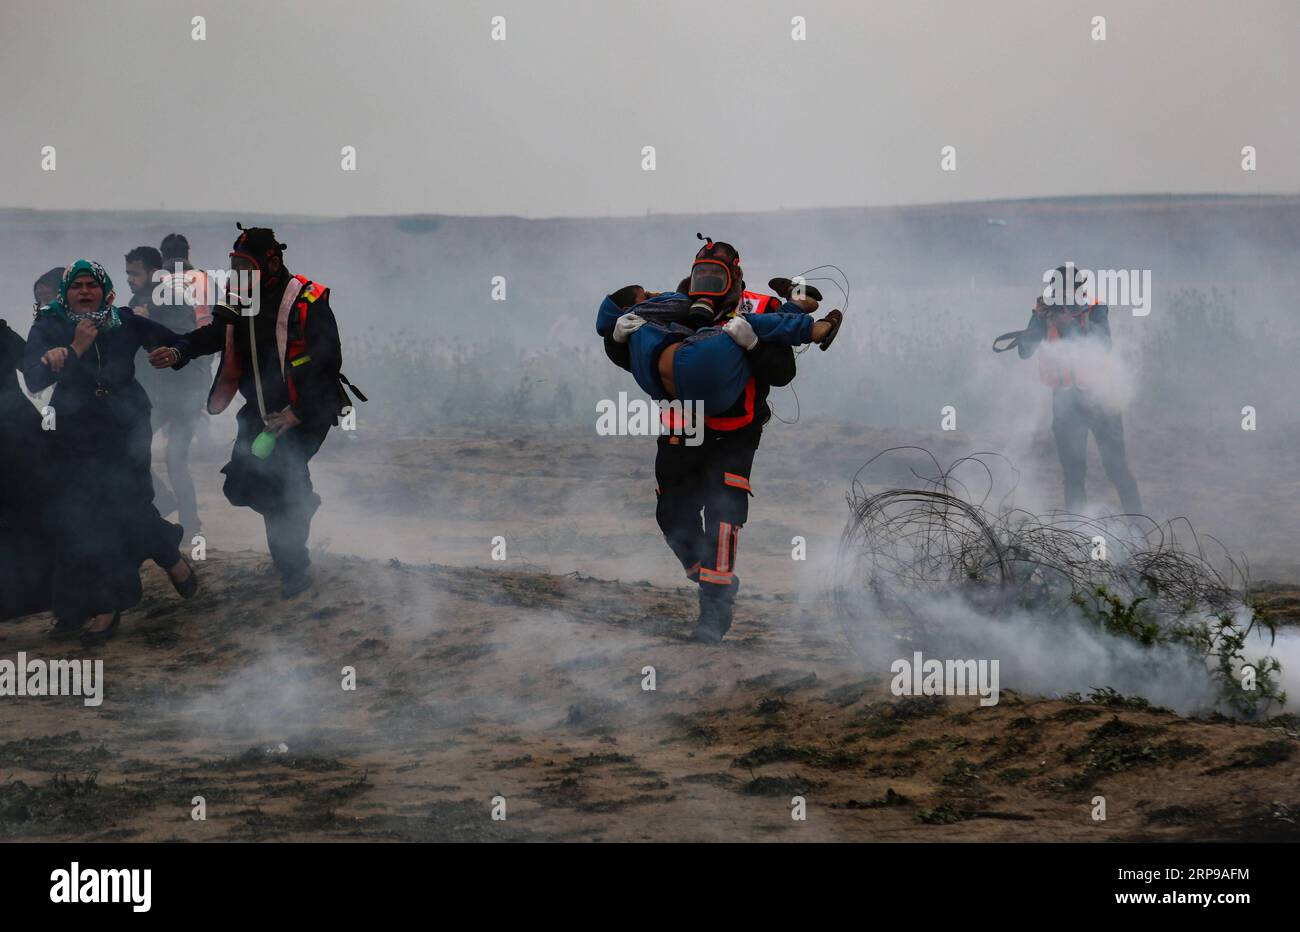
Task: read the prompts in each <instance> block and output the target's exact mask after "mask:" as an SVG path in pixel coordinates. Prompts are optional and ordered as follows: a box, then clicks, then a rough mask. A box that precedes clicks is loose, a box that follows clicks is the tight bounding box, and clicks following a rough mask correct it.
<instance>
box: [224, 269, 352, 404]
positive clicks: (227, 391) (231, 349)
mask: <svg viewBox="0 0 1300 932" xmlns="http://www.w3.org/2000/svg"><path fill="white" fill-rule="evenodd" d="M328 292H329V288H328V287H326V286H325V285H322V284H321V283H320V282H313V281H311V280H310V279H308V278H306V277H305V276H302V275H295V276H293V277H292V278H290V279H289V283H288V284H287V285H285V287H284V296H283V297H282V298H280V306H279V308H278V309H277V310H276V318H275V345H276V350H277V353H276V355H277V357H278V358H279V360H280V375H281V376H282V377H283V378H284V384H285V387H286V388H287V389H288V391H289V404H291V405H294V404H297V403H298V389H297V387H296V386H295V385H294V384H293V370H294V369H295V368H297V367H298V366H301V365H304V364H306V363H308V362H310V361H311V357H310V356H308V355H307V308H308V307H310V306H311V305H312V304H314V303H316V301H318V300H320V298H321V296H322V295H324V294H327V293H328ZM237 326H238V324H230V325H229V326H227V327H226V348H225V351H224V352H223V353H222V354H221V364H220V365H219V366H218V367H217V377H216V380H215V381H213V383H212V391H210V392H209V393H208V413H209V414H220V413H221V412H222V411H224V410H226V408H227V407H228V406H229V405H230V402H231V400H232V399H233V398H234V397H235V393H236V392H237V391H239V379H240V377H241V376H242V375H243V373H244V362H243V360H242V359H240V358H239V354H238V353H237V352H236V351H235V327H237Z"/></svg>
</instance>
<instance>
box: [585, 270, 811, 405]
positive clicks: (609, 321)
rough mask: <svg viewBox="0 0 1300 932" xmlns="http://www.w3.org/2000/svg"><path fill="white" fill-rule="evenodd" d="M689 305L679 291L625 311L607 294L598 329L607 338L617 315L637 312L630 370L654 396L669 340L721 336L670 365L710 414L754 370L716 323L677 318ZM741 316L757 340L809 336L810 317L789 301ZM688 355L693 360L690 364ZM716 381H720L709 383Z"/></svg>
mask: <svg viewBox="0 0 1300 932" xmlns="http://www.w3.org/2000/svg"><path fill="white" fill-rule="evenodd" d="M689 307H690V299H689V298H688V297H687V296H686V295H683V294H680V293H677V292H667V293H665V294H661V295H658V296H656V297H654V298H651V299H650V300H648V301H644V302H642V303H641V304H638V305H636V306H635V307H632V308H629V309H626V310H624V309H622V308H620V307H619V306H618V305H617V304H616V303H615V302H614V301H613V300H611V299H610V298H609V297H606V298H605V299H604V301H602V302H601V305H600V309H599V310H598V311H597V312H596V332H597V333H598V334H599V335H600V336H602V337H606V338H608V337H609V336H610V335H611V334H612V333H613V330H614V324H615V323H616V322H617V320H618V318H619V317H621V316H623V315H624V314H628V313H633V314H636V315H637V316H638V317H641V318H643V319H644V320H645V321H646V322H645V324H643V325H642V326H641V327H640V328H639V329H637V330H636V331H635V332H633V333H632V335H631V337H630V339H629V340H628V343H627V346H628V362H629V367H628V368H629V369H630V370H631V372H632V376H633V378H635V379H636V383H637V385H638V386H640V387H641V390H642V391H644V392H645V393H646V394H647V395H649V396H650V397H651V398H654V399H655V400H664V399H666V398H667V397H668V395H667V392H665V391H664V387H663V383H662V381H661V380H660V378H659V367H658V363H659V356H660V354H661V353H662V352H663V350H664V349H665V348H666V347H667V346H669V345H670V344H673V343H683V342H685V343H692V344H693V343H697V342H699V341H703V340H714V339H718V340H721V341H722V342H721V343H717V344H713V345H712V349H711V351H710V352H708V353H705V354H700V355H698V356H694V355H693V356H690V357H688V356H684V355H682V354H679V357H678V359H677V360H676V361H675V362H674V369H676V370H678V372H677V375H676V376H675V378H676V379H677V381H678V382H679V386H678V387H679V389H686V386H687V385H690V386H692V388H690V389H686V390H688V391H690V392H691V397H692V398H693V399H697V400H704V399H708V401H709V404H708V405H707V408H708V409H709V410H708V413H709V414H710V415H714V414H717V413H720V412H721V410H723V409H725V408H726V407H728V406H729V405H730V404H731V403H732V402H734V401H735V399H736V398H737V397H739V395H740V393H741V392H742V391H743V390H744V387H745V384H746V383H747V382H748V381H749V379H750V378H751V377H752V371H751V369H750V364H749V360H748V359H747V357H746V354H745V351H744V350H742V349H741V348H740V347H739V346H738V345H737V344H736V343H735V342H734V341H732V340H731V338H730V337H729V336H726V335H725V334H722V333H721V332H720V330H719V329H718V328H717V327H706V328H702V329H701V330H698V331H696V330H693V329H691V328H690V327H688V326H686V325H684V324H683V323H681V322H680V321H683V320H685V319H686V311H687V309H688V308H689ZM787 308H788V310H787ZM740 316H743V317H744V318H745V319H746V320H747V321H749V324H750V326H751V327H753V329H754V333H755V335H757V336H758V339H759V341H760V343H770V344H776V345H779V346H787V347H788V346H800V345H802V344H805V343H807V342H809V341H810V339H811V337H812V326H813V320H812V317H810V316H809V315H808V314H805V313H804V312H803V311H801V310H800V309H799V308H798V307H796V306H795V305H793V304H786V305H784V306H783V307H782V308H781V310H780V311H776V312H770V313H767V314H750V313H744V314H741V315H740ZM683 353H685V350H683ZM732 357H734V358H732ZM688 359H692V360H695V361H693V362H688V361H687V360H688ZM700 366H706V367H708V370H709V371H707V372H704V371H695V372H693V373H688V372H685V371H683V369H684V368H685V367H692V368H695V369H697V370H698V367H700ZM691 376H693V377H691ZM715 381H716V382H718V383H719V384H716V385H715V384H713V382H715ZM683 383H685V384H683ZM722 383H725V384H722ZM724 402H725V403H724Z"/></svg>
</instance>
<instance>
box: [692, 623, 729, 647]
mask: <svg viewBox="0 0 1300 932" xmlns="http://www.w3.org/2000/svg"><path fill="white" fill-rule="evenodd" d="M724 634H726V632H725V631H719V630H718V629H717V628H714V627H712V626H710V625H707V624H705V623H704V622H703V621H700V622H697V623H696V625H695V628H694V629H693V630H692V631H691V635H690V639H691V640H692V641H695V642H696V643H697V644H721V643H722V636H723V635H724Z"/></svg>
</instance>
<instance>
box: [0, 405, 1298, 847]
mask: <svg viewBox="0 0 1300 932" xmlns="http://www.w3.org/2000/svg"><path fill="white" fill-rule="evenodd" d="M909 439H911V438H908V437H900V436H897V435H896V434H890V435H886V434H883V433H879V432H867V431H863V432H862V433H861V434H860V435H859V436H856V437H854V438H853V441H852V442H845V441H844V440H843V438H842V435H841V434H839V433H837V432H836V431H835V430H834V429H833V428H832V427H830V426H826V425H816V424H808V425H800V427H799V433H798V435H797V436H794V432H791V431H786V432H784V433H783V434H779V435H777V434H774V435H773V439H772V440H771V442H769V441H768V440H765V442H764V446H763V449H762V450H760V453H759V466H758V467H757V468H756V470H755V482H754V484H755V488H756V491H757V493H758V498H757V499H756V500H755V504H754V506H753V508H752V510H751V517H750V524H749V526H747V527H746V530H745V532H744V535H743V536H742V542H741V543H742V550H741V554H742V555H741V564H740V567H741V573H742V575H743V576H744V577H745V588H744V591H743V593H742V596H741V599H740V602H739V606H738V610H737V623H736V626H735V628H734V629H733V634H732V636H731V637H729V638H728V640H727V642H725V643H724V644H723V645H722V646H721V647H716V648H710V647H703V646H700V645H695V644H693V643H690V642H688V641H687V640H686V639H685V635H686V632H687V630H688V628H689V625H690V622H691V621H692V620H693V617H694V612H695V600H694V595H693V593H692V592H691V591H690V590H689V589H687V588H686V587H685V586H684V585H683V583H684V581H683V580H681V579H680V578H679V577H678V576H677V573H676V572H675V570H674V566H673V563H672V561H671V558H670V557H669V556H668V554H667V550H666V548H664V547H663V545H662V541H661V540H660V539H659V538H658V534H657V530H656V529H655V528H654V524H653V517H652V514H651V512H650V506H649V504H648V501H649V500H651V499H652V496H653V475H652V470H651V458H650V457H651V451H650V450H649V448H648V446H647V443H648V442H647V441H644V440H634V439H618V440H615V441H611V442H610V443H609V445H608V446H605V447H602V448H601V454H600V455H601V457H602V458H601V459H599V460H597V459H596V456H595V452H594V446H593V444H592V442H591V440H589V439H578V440H575V439H574V438H566V437H557V436H550V435H545V434H540V433H538V434H520V435H517V436H514V437H512V438H511V439H501V438H498V437H494V436H492V435H491V434H489V433H486V432H478V433H472V434H471V433H464V432H462V433H461V434H459V435H456V436H448V437H442V438H432V439H412V440H409V441H397V442H394V443H391V444H386V445H384V446H382V447H368V446H366V445H364V444H362V443H361V442H359V441H353V440H352V438H345V437H341V436H340V437H335V438H332V439H331V441H330V444H331V445H332V447H331V448H327V453H326V454H325V455H323V456H322V458H321V459H320V460H319V462H317V463H316V464H314V467H313V469H314V474H315V475H316V477H317V480H318V486H319V487H320V489H321V491H322V494H323V495H324V496H325V500H326V503H325V507H324V508H323V510H322V512H321V515H320V518H319V520H318V522H317V525H316V529H315V532H314V535H313V541H314V544H315V545H316V547H317V560H316V566H317V579H318V585H317V586H316V588H315V589H314V590H312V591H311V592H309V593H306V594H304V595H302V596H299V597H297V598H295V599H293V600H291V601H289V602H284V601H281V600H280V598H279V595H278V583H277V579H276V577H275V575H274V573H272V572H269V565H268V564H267V562H266V560H267V558H266V556H265V553H264V543H263V541H262V535H261V528H260V526H259V524H258V522H257V520H256V517H255V516H253V515H251V514H250V513H248V512H244V511H236V510H234V509H230V508H228V507H226V506H224V505H223V504H222V503H221V502H220V499H219V494H220V493H219V485H218V482H217V480H218V479H219V476H217V474H216V464H215V463H209V464H206V465H205V464H200V465H199V466H198V468H197V469H196V472H197V473H198V475H199V484H200V490H201V498H202V506H203V510H204V515H205V533H206V535H207V537H208V540H209V548H210V550H209V553H208V559H207V561H206V562H205V563H203V564H201V565H200V567H199V572H200V575H201V579H202V589H201V591H200V594H199V595H198V596H197V597H196V599H195V600H194V601H193V602H192V603H182V602H180V600H179V599H178V598H177V596H175V594H174V593H173V592H172V590H171V588H170V587H169V586H168V585H167V582H166V580H165V578H164V577H163V575H162V573H161V572H160V571H159V570H157V569H156V568H154V567H152V566H149V567H146V568H145V569H144V570H143V572H144V574H145V577H146V597H145V601H144V602H143V603H142V604H141V605H140V606H139V607H138V608H137V609H135V610H134V611H132V612H130V613H128V614H126V615H125V616H124V620H123V627H122V631H121V633H120V634H119V636H118V637H117V638H116V639H115V640H114V641H112V642H111V643H110V644H109V645H107V646H106V647H104V648H100V649H98V650H96V651H95V652H94V653H93V655H91V654H84V655H85V656H93V657H102V659H103V660H104V674H105V679H106V683H107V685H106V690H105V699H104V702H103V704H102V705H101V706H99V707H97V708H87V707H85V706H84V705H83V704H82V702H81V700H80V699H78V698H71V697H60V698H36V697H25V698H16V697H10V698H7V699H5V700H3V701H0V838H4V839H11V840H34V839H42V840H72V839H85V840H119V839H125V840H140V841H148V840H187V841H199V840H222V841H248V840H325V839H328V840H375V841H383V840H411V841H424V840H465V841H470V840H521V841H524V840H579V841H587V840H604V841H632V840H656V841H712V840H780V841H848V840H853V841H892V840H906V841H915V840H934V841H941V840H943V841H947V840H969V841H977V840H985V841H992V840H998V841H1014V840H1182V839H1191V840H1219V839H1223V840H1227V839H1232V840H1273V839H1289V840H1300V753H1297V749H1298V748H1300V719H1297V718H1296V717H1295V716H1293V715H1286V716H1278V717H1276V718H1274V719H1272V720H1270V721H1268V722H1264V723H1258V724H1243V723H1235V722H1230V721H1225V720H1214V721H1204V720H1190V719H1186V718H1182V717H1180V716H1178V715H1175V714H1173V713H1171V712H1167V711H1163V710H1159V709H1152V708H1149V707H1144V705H1143V703H1141V702H1140V701H1133V700H1124V699H1115V698H1111V699H1109V700H1108V699H1106V697H1104V696H1100V695H1099V696H1097V697H1095V701H1094V700H1092V699H1090V698H1089V697H1086V696H1085V697H1082V698H1080V699H1077V700H1075V699H1065V700H1061V699H1054V700H1047V699H1042V698H1036V697H1033V696H1028V695H1020V694H1017V693H1013V692H1010V691H1008V690H1006V689H1003V692H1002V698H1001V702H1000V703H999V704H998V705H996V706H993V707H988V708H982V707H980V706H979V705H978V704H977V702H976V700H975V699H973V698H953V699H946V700H945V699H940V698H934V697H929V698H927V697H921V698H901V699H900V698H896V697H894V696H892V695H891V694H890V692H889V689H888V680H887V678H885V677H884V676H881V675H864V670H866V669H868V665H866V664H864V663H863V662H862V661H861V658H859V657H858V656H857V655H856V654H855V652H854V648H853V646H852V644H853V639H852V638H849V637H846V633H845V630H844V629H843V627H842V624H841V622H840V621H838V620H837V619H836V617H835V616H834V614H833V612H832V610H831V607H830V605H829V603H828V602H827V601H826V600H825V597H824V595H822V593H823V592H824V591H825V590H824V585H823V583H824V565H825V562H826V559H827V558H828V557H829V556H830V555H833V553H834V547H835V544H836V542H837V539H838V532H839V526H840V525H841V524H842V521H843V512H844V504H843V491H844V486H845V480H844V476H845V471H846V470H847V474H848V475H851V474H852V471H853V469H856V467H857V466H858V465H860V464H861V462H862V461H864V460H865V459H866V458H867V457H868V456H870V455H871V454H872V453H873V452H878V451H879V449H883V447H884V446H889V445H894V444H895V443H898V442H907V441H908V440H909ZM921 439H927V440H928V442H930V444H931V448H932V449H935V448H938V451H939V452H941V453H942V452H943V445H944V444H947V446H948V447H950V448H951V449H952V450H953V452H954V454H959V453H964V452H969V450H968V449H959V447H960V446H961V443H960V440H958V439H951V440H946V441H945V440H944V439H943V438H941V437H931V438H921ZM1048 452H1049V454H1050V450H1049V451H1048ZM941 458H943V457H942V456H941ZM1137 468H1138V469H1139V471H1140V470H1141V468H1142V464H1141V462H1140V460H1139V462H1138V463H1137ZM1097 475H1098V476H1100V471H1098V472H1097ZM1177 479H1178V477H1176V476H1175V477H1172V478H1171V477H1165V478H1163V479H1156V480H1153V481H1152V482H1150V483H1148V488H1149V492H1148V495H1149V497H1150V498H1151V499H1152V500H1153V501H1155V502H1157V503H1158V502H1160V501H1161V500H1162V499H1163V498H1165V497H1170V498H1172V497H1173V496H1174V495H1175V492H1176V490H1175V488H1174V486H1175V485H1176V484H1177ZM1207 481H1208V480H1207ZM1253 495H1254V493H1253V492H1252V491H1250V490H1245V491H1242V492H1241V493H1239V495H1237V496H1236V497H1235V498H1234V500H1233V502H1231V503H1230V504H1231V505H1232V506H1233V507H1236V508H1239V509H1241V508H1244V509H1247V511H1249V509H1250V508H1253V507H1257V505H1256V504H1255V500H1254V497H1253ZM1259 507H1262V505H1260V506H1259ZM1207 511H1212V509H1207ZM435 520H436V522H437V525H436V530H435V525H434V524H433V522H434V521H435ZM1242 520H1248V516H1247V518H1246V519H1242ZM1275 521H1276V516H1275V518H1274V521H1273V522H1269V523H1268V524H1267V525H1262V526H1261V527H1260V530H1259V534H1258V535H1257V536H1256V537H1255V538H1254V539H1253V540H1252V541H1251V543H1252V545H1262V546H1266V547H1271V546H1273V545H1272V544H1271V543H1270V541H1271V540H1272V537H1273V536H1274V535H1281V534H1283V531H1284V530H1285V529H1282V530H1278V529H1276V528H1275V527H1274V522H1275ZM1290 526H1291V527H1292V528H1293V527H1294V526H1295V524H1294V523H1292V524H1291V525H1290ZM796 534H804V535H807V537H808V542H809V558H808V560H807V561H805V562H798V561H793V560H791V559H790V543H789V542H790V538H791V537H792V536H793V535H796ZM496 535H501V536H503V537H505V538H506V540H507V549H508V559H507V560H506V561H505V562H504V563H492V562H491V560H490V559H489V551H490V548H491V538H492V537H493V536H496ZM1279 552H1286V551H1285V548H1282V550H1281V551H1279ZM361 554H365V555H366V556H361ZM1278 563H1279V565H1284V564H1285V561H1284V560H1282V561H1278ZM579 569H580V570H581V572H575V570H579ZM1295 596H1296V593H1295V592H1294V588H1293V587H1290V588H1289V587H1285V586H1284V587H1281V588H1280V589H1279V591H1278V594H1277V595H1276V598H1277V600H1278V603H1279V604H1280V605H1286V604H1292V605H1294V603H1295V602H1296V598H1295ZM881 624H882V626H883V625H885V622H884V621H882V622H881ZM48 625H49V618H48V617H47V616H35V617H31V618H27V619H23V620H20V621H17V622H13V623H8V624H4V625H0V657H7V658H13V657H14V656H15V655H16V654H17V653H18V652H19V651H26V652H27V653H28V655H29V656H38V657H46V658H53V657H60V658H61V657H81V656H83V650H82V648H81V647H80V646H79V645H77V644H76V642H75V641H74V642H71V643H69V642H53V641H50V640H48V639H47V638H46V636H45V630H46V628H47V627H48ZM345 667H352V668H354V669H355V678H356V688H355V689H354V690H345V689H344V688H343V687H342V681H343V679H344V674H343V668H345ZM651 667H652V668H653V675H654V679H655V683H654V686H655V688H654V689H653V690H649V689H645V688H643V686H644V685H645V681H646V677H647V676H648V675H649V672H650V671H649V670H648V669H647V668H651ZM199 796H201V797H203V799H204V802H205V804H206V810H207V811H206V819H205V820H202V821H196V820H194V819H193V818H191V811H192V808H193V806H194V798H195V797H199ZM796 796H801V797H803V798H804V799H805V800H806V804H807V818H806V820H803V821H796V820H794V819H792V817H791V808H792V799H793V797H796ZM1097 796H1103V797H1105V801H1106V819H1105V820H1104V821H1096V820H1094V819H1093V818H1092V813H1093V809H1094V805H1095V803H1094V797H1097ZM495 797H502V798H503V799H504V807H505V814H506V818H505V819H504V820H494V819H493V818H492V811H493V806H494V802H493V801H494V798H495Z"/></svg>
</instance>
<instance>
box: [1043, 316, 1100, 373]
mask: <svg viewBox="0 0 1300 932" xmlns="http://www.w3.org/2000/svg"><path fill="white" fill-rule="evenodd" d="M1096 305H1097V301H1096V300H1094V301H1093V302H1092V306H1090V307H1089V308H1088V309H1087V310H1085V311H1084V312H1083V313H1082V314H1080V315H1079V316H1078V317H1076V318H1075V320H1077V321H1078V322H1079V330H1080V331H1081V332H1082V333H1083V335H1085V336H1086V335H1087V334H1088V325H1089V320H1090V318H1089V315H1090V314H1091V313H1092V308H1093V307H1095V306H1096ZM1045 342H1046V343H1047V346H1046V347H1044V348H1043V349H1041V350H1039V352H1038V378H1039V380H1040V381H1041V382H1042V383H1043V384H1044V385H1046V386H1047V387H1048V388H1083V387H1084V383H1085V382H1086V379H1082V378H1080V377H1079V373H1078V371H1077V369H1076V367H1075V364H1074V362H1075V361H1074V360H1073V359H1072V358H1071V356H1072V355H1073V354H1072V353H1071V352H1070V349H1069V347H1068V345H1067V342H1066V341H1062V340H1061V334H1060V332H1059V331H1058V330H1057V329H1056V327H1054V326H1052V325H1051V324H1048V325H1047V339H1046V341H1045ZM1054 344H1055V345H1054Z"/></svg>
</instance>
